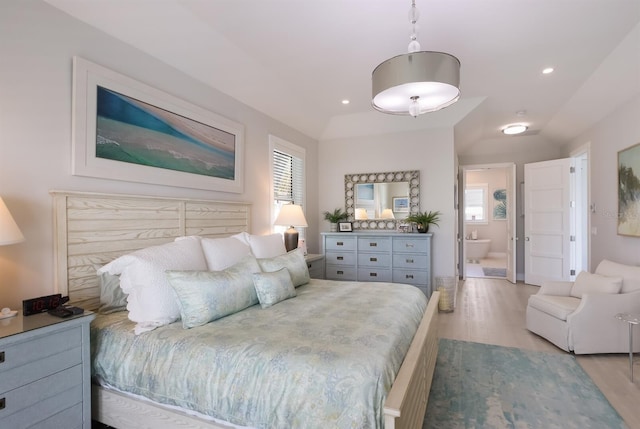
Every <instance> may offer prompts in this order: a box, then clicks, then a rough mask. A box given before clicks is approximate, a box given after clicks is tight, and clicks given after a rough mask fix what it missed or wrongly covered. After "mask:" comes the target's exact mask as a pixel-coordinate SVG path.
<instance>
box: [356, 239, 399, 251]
mask: <svg viewBox="0 0 640 429" xmlns="http://www.w3.org/2000/svg"><path fill="white" fill-rule="evenodd" d="M390 251H391V237H359V238H358V252H390Z"/></svg>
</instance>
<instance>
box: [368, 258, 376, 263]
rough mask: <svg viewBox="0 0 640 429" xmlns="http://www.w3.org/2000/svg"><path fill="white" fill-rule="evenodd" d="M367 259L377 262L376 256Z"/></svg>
mask: <svg viewBox="0 0 640 429" xmlns="http://www.w3.org/2000/svg"><path fill="white" fill-rule="evenodd" d="M369 261H371V262H378V258H369Z"/></svg>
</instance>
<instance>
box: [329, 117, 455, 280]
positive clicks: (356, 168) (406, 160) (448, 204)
mask: <svg viewBox="0 0 640 429" xmlns="http://www.w3.org/2000/svg"><path fill="white" fill-rule="evenodd" d="M406 119H407V120H408V121H411V120H412V119H413V118H410V117H407V118H406ZM318 156H319V158H318V159H319V173H318V179H319V183H320V192H319V203H318V205H319V208H320V211H327V210H328V211H332V210H333V209H335V208H337V207H341V208H342V209H343V210H344V207H345V201H344V175H345V174H351V173H370V172H387V171H402V170H420V210H422V211H425V210H439V211H441V212H442V214H443V216H442V221H441V222H439V225H440V226H439V227H433V228H432V229H430V232H433V234H434V239H433V275H434V278H435V276H452V275H455V249H454V246H455V243H456V239H455V237H456V236H455V233H456V231H455V219H454V183H455V177H456V174H457V173H456V168H455V164H454V162H455V155H454V150H453V129H436V130H428V131H412V132H406V133H395V134H386V135H374V136H366V137H354V138H348V139H336V140H326V141H325V140H323V141H321V142H320V146H319V150H318ZM320 230H321V231H328V230H329V224H328V223H327V222H322V223H321V225H320Z"/></svg>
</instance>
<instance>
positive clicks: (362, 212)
mask: <svg viewBox="0 0 640 429" xmlns="http://www.w3.org/2000/svg"><path fill="white" fill-rule="evenodd" d="M365 219H369V215H367V210H366V209H356V220H365Z"/></svg>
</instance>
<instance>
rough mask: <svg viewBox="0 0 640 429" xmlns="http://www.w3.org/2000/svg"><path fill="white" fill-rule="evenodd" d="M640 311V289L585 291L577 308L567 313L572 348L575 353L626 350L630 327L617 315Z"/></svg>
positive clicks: (619, 351) (618, 351)
mask: <svg viewBox="0 0 640 429" xmlns="http://www.w3.org/2000/svg"><path fill="white" fill-rule="evenodd" d="M638 312H640V290H639V291H634V292H630V293H620V294H584V295H583V296H582V300H581V301H580V305H579V306H578V308H577V309H576V311H574V312H573V313H571V314H570V315H569V316H567V324H568V325H569V329H570V332H571V334H570V335H571V339H570V341H571V342H572V344H571V347H572V348H573V350H574V351H575V353H576V354H582V353H624V352H627V351H628V348H629V344H628V336H627V330H626V327H625V326H623V325H622V324H621V323H620V321H619V320H617V319H616V318H615V315H616V314H618V313H638Z"/></svg>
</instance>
